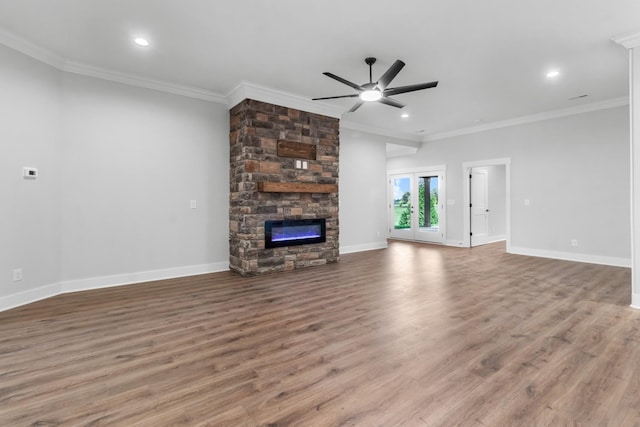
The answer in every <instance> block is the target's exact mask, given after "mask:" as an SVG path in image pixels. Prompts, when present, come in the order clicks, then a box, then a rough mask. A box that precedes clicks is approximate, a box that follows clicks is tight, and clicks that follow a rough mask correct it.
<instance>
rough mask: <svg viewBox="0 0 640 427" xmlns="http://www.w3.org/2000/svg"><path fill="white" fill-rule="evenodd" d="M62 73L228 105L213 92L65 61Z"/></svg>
mask: <svg viewBox="0 0 640 427" xmlns="http://www.w3.org/2000/svg"><path fill="white" fill-rule="evenodd" d="M62 71H65V72H68V73H74V74H80V75H83V76H89V77H95V78H98V79H103V80H110V81H113V82H117V83H124V84H127V85H131V86H138V87H143V88H146V89H154V90H158V91H161V92H168V93H172V94H174V95H182V96H186V97H189V98H196V99H202V100H205V101H210V102H215V103H218V104H224V105H227V98H226V97H224V96H223V95H220V94H217V93H215V92H212V91H208V90H203V89H199V88H196V87H191V86H183V85H177V84H174V83H170V82H166V81H162V80H154V79H149V78H146V77H140V76H136V75H134V74H127V73H121V72H118V71H113V70H108V69H105V68H100V67H93V66H91V65H87V64H82V63H79V62H71V61H65V63H64V65H63V67H62Z"/></svg>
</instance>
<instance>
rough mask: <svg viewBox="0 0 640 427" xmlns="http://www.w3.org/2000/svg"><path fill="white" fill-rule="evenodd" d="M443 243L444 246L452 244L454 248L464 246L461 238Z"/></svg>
mask: <svg viewBox="0 0 640 427" xmlns="http://www.w3.org/2000/svg"><path fill="white" fill-rule="evenodd" d="M444 244H445V246H454V247H456V248H462V247H464V242H463V241H462V240H447V241H446V242H444Z"/></svg>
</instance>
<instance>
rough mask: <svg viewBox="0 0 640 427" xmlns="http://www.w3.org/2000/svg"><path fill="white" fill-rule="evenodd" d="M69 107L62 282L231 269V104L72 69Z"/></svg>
mask: <svg viewBox="0 0 640 427" xmlns="http://www.w3.org/2000/svg"><path fill="white" fill-rule="evenodd" d="M63 109H64V151H63V165H64V168H63V169H64V172H63V178H62V188H63V197H62V224H63V243H62V253H63V259H62V266H63V268H62V280H63V281H69V280H76V279H86V278H95V277H101V276H112V275H123V274H134V275H140V273H141V272H153V271H156V270H163V269H175V268H182V269H184V268H186V267H188V268H192V269H193V271H194V272H198V271H212V270H220V269H221V267H222V269H226V268H227V266H228V244H227V239H228V235H229V232H228V222H229V221H228V218H229V216H228V191H229V178H228V170H229V142H228V132H229V113H228V111H227V109H226V107H225V106H223V105H220V104H214V103H211V102H206V101H201V100H196V99H191V98H186V97H182V96H177V95H171V94H166V93H163V92H158V91H153V90H148V89H142V88H137V87H133V86H126V85H122V84H118V83H113V82H109V81H104V80H98V79H94V78H90V77H83V76H78V75H74V74H65V76H64V103H63ZM191 200H195V201H196V206H197V208H196V209H191V208H190V201H191ZM217 264H219V265H217ZM132 279H133V280H136V279H137V277H126V278H123V280H124V281H125V282H128V281H132Z"/></svg>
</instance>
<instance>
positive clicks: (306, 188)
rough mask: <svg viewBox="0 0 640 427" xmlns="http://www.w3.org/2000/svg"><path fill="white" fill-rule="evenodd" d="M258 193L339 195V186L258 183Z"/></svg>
mask: <svg viewBox="0 0 640 427" xmlns="http://www.w3.org/2000/svg"><path fill="white" fill-rule="evenodd" d="M258 191H260V192H263V193H337V192H338V185H337V184H314V183H304V182H267V181H263V182H258Z"/></svg>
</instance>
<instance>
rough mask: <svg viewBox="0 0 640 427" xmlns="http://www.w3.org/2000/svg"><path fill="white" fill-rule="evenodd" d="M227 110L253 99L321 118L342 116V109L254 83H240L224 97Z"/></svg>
mask: <svg viewBox="0 0 640 427" xmlns="http://www.w3.org/2000/svg"><path fill="white" fill-rule="evenodd" d="M226 99H227V101H228V105H229V108H233V107H235V106H236V105H238V104H239V103H240V102H242V101H243V100H245V99H255V100H256V101H261V102H268V103H269V104H273V105H281V106H283V107H288V108H295V109H297V110H301V111H308V112H310V113H315V114H320V115H323V116H328V117H333V118H336V119H339V118H340V117H341V116H342V113H343V111H342V109H341V108H337V107H335V106H333V105H329V104H325V103H323V102H318V101H312V100H311V99H309V98H304V97H302V96H300V95H296V94H293V93H289V92H284V91H281V90H276V89H271V88H268V87H266V86H260V85H257V84H254V83H249V82H241V83H240V84H238V85H237V86H236V87H235V88H233V89H232V90H231V91H229V93H228V94H227V96H226Z"/></svg>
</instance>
